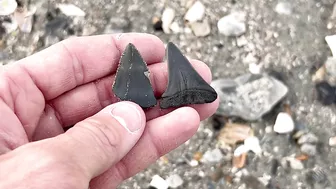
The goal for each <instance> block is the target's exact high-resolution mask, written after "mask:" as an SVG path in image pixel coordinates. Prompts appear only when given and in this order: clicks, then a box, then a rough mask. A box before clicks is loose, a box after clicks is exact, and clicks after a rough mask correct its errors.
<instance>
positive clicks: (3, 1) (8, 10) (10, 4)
mask: <svg viewBox="0 0 336 189" xmlns="http://www.w3.org/2000/svg"><path fill="white" fill-rule="evenodd" d="M0 5H1V6H0V16H6V15H10V14H12V13H14V11H15V10H16V8H17V6H18V4H17V2H16V0H0Z"/></svg>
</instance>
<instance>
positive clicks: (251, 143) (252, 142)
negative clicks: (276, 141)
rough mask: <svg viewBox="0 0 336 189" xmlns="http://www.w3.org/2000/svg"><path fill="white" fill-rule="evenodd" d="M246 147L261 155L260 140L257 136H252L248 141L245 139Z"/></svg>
mask: <svg viewBox="0 0 336 189" xmlns="http://www.w3.org/2000/svg"><path fill="white" fill-rule="evenodd" d="M244 145H245V147H246V148H247V149H249V150H251V151H252V152H254V153H255V154H260V153H261V147H260V143H259V139H258V138H257V137H255V136H250V137H248V138H247V139H245V141H244Z"/></svg>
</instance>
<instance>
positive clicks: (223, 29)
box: [217, 12, 246, 37]
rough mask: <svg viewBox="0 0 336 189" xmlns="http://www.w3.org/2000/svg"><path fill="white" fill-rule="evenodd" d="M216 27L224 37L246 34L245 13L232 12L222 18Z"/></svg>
mask: <svg viewBox="0 0 336 189" xmlns="http://www.w3.org/2000/svg"><path fill="white" fill-rule="evenodd" d="M217 27H218V30H219V32H220V33H221V34H224V35H225V36H235V37H238V36H241V35H243V34H244V33H245V32H246V24H245V13H244V12H233V13H231V14H229V15H227V16H224V17H223V18H221V19H220V20H219V21H218V23H217Z"/></svg>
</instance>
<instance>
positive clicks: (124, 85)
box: [112, 43, 157, 108]
mask: <svg viewBox="0 0 336 189" xmlns="http://www.w3.org/2000/svg"><path fill="white" fill-rule="evenodd" d="M112 91H113V92H114V94H115V95H116V96H117V97H119V98H120V100H125V101H132V102H135V103H137V104H138V105H139V106H141V107H142V108H149V107H153V106H155V105H156V103H157V101H156V98H155V96H154V92H153V88H152V86H151V83H150V80H149V70H148V68H147V65H146V62H145V61H144V60H143V58H142V57H141V55H140V53H139V51H138V50H137V49H136V47H135V46H134V45H133V44H132V43H129V44H128V45H127V47H126V48H125V51H124V52H123V54H122V56H121V58H120V63H119V67H118V70H117V73H116V77H115V81H114V84H113V86H112Z"/></svg>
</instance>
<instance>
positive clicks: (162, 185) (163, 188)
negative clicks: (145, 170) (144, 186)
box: [149, 175, 169, 189]
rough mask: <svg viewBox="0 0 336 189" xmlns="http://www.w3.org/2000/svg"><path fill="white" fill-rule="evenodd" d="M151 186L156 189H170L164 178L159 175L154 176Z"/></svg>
mask: <svg viewBox="0 0 336 189" xmlns="http://www.w3.org/2000/svg"><path fill="white" fill-rule="evenodd" d="M149 185H150V186H151V187H154V188H156V189H168V188H169V184H168V183H167V181H166V180H165V179H163V178H162V177H160V176H159V175H154V176H153V177H152V181H151V182H150V183H149Z"/></svg>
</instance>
